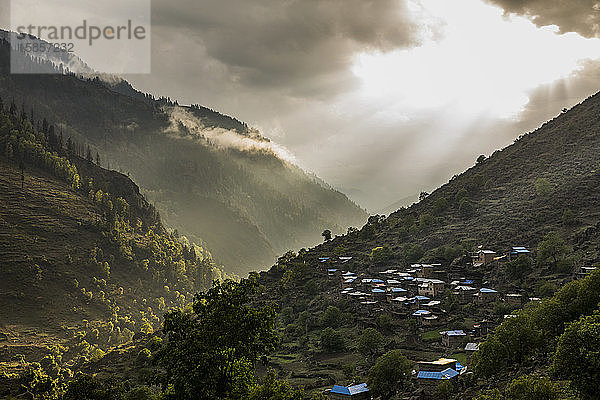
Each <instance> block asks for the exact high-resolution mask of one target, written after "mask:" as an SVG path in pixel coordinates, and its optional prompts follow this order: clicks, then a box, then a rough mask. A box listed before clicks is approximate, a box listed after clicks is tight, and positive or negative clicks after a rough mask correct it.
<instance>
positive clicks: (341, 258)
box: [338, 257, 352, 264]
mask: <svg viewBox="0 0 600 400" xmlns="http://www.w3.org/2000/svg"><path fill="white" fill-rule="evenodd" d="M338 259H339V260H340V262H341V263H342V264H345V263H347V262H348V261H350V260H352V257H338Z"/></svg>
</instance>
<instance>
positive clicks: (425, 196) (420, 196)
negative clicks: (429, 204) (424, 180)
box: [419, 192, 429, 201]
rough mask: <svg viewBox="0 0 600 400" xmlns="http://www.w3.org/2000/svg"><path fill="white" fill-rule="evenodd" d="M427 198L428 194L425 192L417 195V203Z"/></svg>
mask: <svg viewBox="0 0 600 400" xmlns="http://www.w3.org/2000/svg"><path fill="white" fill-rule="evenodd" d="M427 196H429V193H427V192H421V193H419V201H423V200H425V199H426V198H427Z"/></svg>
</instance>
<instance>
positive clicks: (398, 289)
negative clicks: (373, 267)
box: [392, 287, 406, 293]
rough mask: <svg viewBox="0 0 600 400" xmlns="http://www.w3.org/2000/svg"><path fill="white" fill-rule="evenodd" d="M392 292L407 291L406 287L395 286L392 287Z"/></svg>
mask: <svg viewBox="0 0 600 400" xmlns="http://www.w3.org/2000/svg"><path fill="white" fill-rule="evenodd" d="M392 292H395V293H397V292H406V289H402V288H399V287H395V288H392Z"/></svg>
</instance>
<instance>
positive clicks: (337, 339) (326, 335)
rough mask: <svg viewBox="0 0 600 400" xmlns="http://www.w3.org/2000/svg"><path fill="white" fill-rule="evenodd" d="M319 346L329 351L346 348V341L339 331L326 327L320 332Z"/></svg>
mask: <svg viewBox="0 0 600 400" xmlns="http://www.w3.org/2000/svg"><path fill="white" fill-rule="evenodd" d="M321 348H322V349H323V350H325V351H329V352H337V351H342V350H344V349H345V348H346V342H345V340H344V337H343V336H342V334H341V333H340V332H338V331H336V330H334V329H333V328H327V329H324V330H323V331H322V332H321Z"/></svg>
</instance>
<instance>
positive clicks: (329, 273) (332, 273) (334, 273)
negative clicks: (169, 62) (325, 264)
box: [327, 268, 340, 278]
mask: <svg viewBox="0 0 600 400" xmlns="http://www.w3.org/2000/svg"><path fill="white" fill-rule="evenodd" d="M339 273H340V271H339V270H337V269H335V268H329V269H328V270H327V276H328V277H330V278H331V277H334V276H337V275H339Z"/></svg>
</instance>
